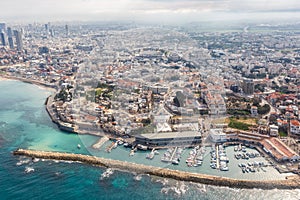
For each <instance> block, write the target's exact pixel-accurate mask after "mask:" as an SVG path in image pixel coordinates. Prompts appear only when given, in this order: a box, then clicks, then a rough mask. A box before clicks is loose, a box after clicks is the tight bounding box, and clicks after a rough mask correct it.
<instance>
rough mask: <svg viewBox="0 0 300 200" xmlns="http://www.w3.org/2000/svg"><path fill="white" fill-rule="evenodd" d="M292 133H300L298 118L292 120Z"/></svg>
mask: <svg viewBox="0 0 300 200" xmlns="http://www.w3.org/2000/svg"><path fill="white" fill-rule="evenodd" d="M290 133H291V134H295V135H300V122H299V121H298V120H291V122H290Z"/></svg>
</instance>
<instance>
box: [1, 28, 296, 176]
mask: <svg viewBox="0 0 300 200" xmlns="http://www.w3.org/2000/svg"><path fill="white" fill-rule="evenodd" d="M294 26H296V27H294ZM293 28H298V29H299V25H298V27H297V25H282V26H271V25H263V24H261V25H251V26H246V27H241V28H240V30H237V31H234V30H232V31H205V30H201V29H200V30H199V29H197V25H190V26H184V27H168V26H160V27H153V26H142V25H135V24H109V23H103V24H101V23H99V24H96V25H94V24H90V25H83V24H75V23H74V24H68V25H66V24H62V23H61V24H59V23H57V24H52V23H47V24H29V25H23V26H21V25H11V26H9V25H7V24H5V23H0V40H1V45H2V46H1V48H0V74H1V76H2V77H3V78H10V79H18V80H21V81H25V82H32V83H34V84H39V85H43V86H48V87H52V88H55V89H56V92H55V94H53V95H51V96H50V97H49V98H48V99H47V101H46V108H47V111H48V113H49V115H50V117H51V119H52V121H53V122H55V123H57V124H58V126H59V127H60V128H61V129H62V130H64V131H67V132H73V133H78V134H93V135H98V136H103V137H102V139H100V140H99V142H98V143H97V144H95V145H94V147H95V148H99V147H100V146H101V145H103V144H104V143H105V142H106V141H107V140H109V139H110V140H111V142H112V143H111V145H109V146H108V147H107V151H108V152H110V151H111V150H112V149H113V148H115V146H116V145H121V144H122V145H124V146H126V147H130V148H132V150H131V153H130V154H131V155H134V152H135V151H137V150H149V152H150V151H151V152H150V153H149V154H147V158H148V159H152V158H153V157H154V155H156V153H157V151H156V149H161V148H166V149H167V152H166V153H165V154H164V155H163V156H162V157H161V161H162V162H170V163H173V164H174V165H176V164H178V162H180V156H181V153H182V151H183V149H185V148H191V149H190V150H191V152H190V156H189V157H188V158H187V159H186V163H187V165H188V166H191V167H192V166H201V163H202V160H203V154H204V152H205V148H204V147H206V146H211V148H212V150H211V168H213V169H220V170H223V171H227V170H229V169H228V166H227V163H228V158H227V156H226V151H225V150H224V149H225V148H226V146H228V145H234V146H235V147H234V151H235V152H236V153H235V157H236V159H249V158H251V157H256V156H265V157H267V158H270V160H271V161H270V163H272V164H273V165H274V166H276V167H277V168H278V170H279V171H281V172H294V173H299V160H300V157H299V141H300V140H299V138H300V113H299V107H300V81H299V80H300V79H299V78H300V67H299V64H300V44H299V40H300V34H299V31H298V32H297V31H293ZM105 138H106V139H105ZM78 148H80V147H78ZM246 148H254V149H256V150H257V152H259V153H246V150H245V149H246ZM181 162H182V161H181ZM248 164H249V163H248ZM263 165H264V164H263V163H252V164H249V166H243V165H241V166H240V167H241V169H242V170H243V172H245V173H249V171H250V172H252V171H253V170H255V169H257V168H259V167H260V166H263Z"/></svg>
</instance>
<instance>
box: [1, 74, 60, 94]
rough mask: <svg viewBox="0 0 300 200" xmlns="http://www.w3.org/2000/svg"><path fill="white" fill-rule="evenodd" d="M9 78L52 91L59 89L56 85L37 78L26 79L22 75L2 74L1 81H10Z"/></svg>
mask: <svg viewBox="0 0 300 200" xmlns="http://www.w3.org/2000/svg"><path fill="white" fill-rule="evenodd" d="M8 80H16V81H21V82H24V83H29V84H34V85H36V86H37V87H39V88H42V89H46V90H49V91H52V92H56V91H57V86H56V85H52V84H48V83H43V82H41V81H37V80H31V79H25V78H21V77H15V76H8V75H3V74H0V81H8Z"/></svg>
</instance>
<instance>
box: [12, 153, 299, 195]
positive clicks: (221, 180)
mask: <svg viewBox="0 0 300 200" xmlns="http://www.w3.org/2000/svg"><path fill="white" fill-rule="evenodd" d="M13 154H14V155H19V156H28V157H31V158H43V159H54V160H67V161H76V162H82V163H85V164H90V165H95V166H102V167H107V168H116V169H120V170H126V171H130V172H136V173H142V174H149V175H154V176H159V177H164V178H172V179H176V180H180V181H191V182H197V183H202V184H209V185H217V186H227V187H233V188H261V189H274V188H277V189H300V177H299V176H298V175H294V176H288V177H286V179H284V180H263V181H261V180H238V179H233V178H227V177H219V176H212V175H206V174H199V173H191V172H185V171H179V170H172V169H168V168H160V167H154V166H147V165H143V164H136V163H131V162H125V161H119V160H111V159H106V158H99V157H96V156H89V155H82V154H72V153H60V152H47V151H35V150H25V149H18V150H16V151H14V152H13Z"/></svg>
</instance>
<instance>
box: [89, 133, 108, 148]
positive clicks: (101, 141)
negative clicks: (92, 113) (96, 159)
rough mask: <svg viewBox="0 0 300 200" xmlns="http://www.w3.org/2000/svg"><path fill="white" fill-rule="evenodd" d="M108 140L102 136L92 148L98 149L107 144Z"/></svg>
mask: <svg viewBox="0 0 300 200" xmlns="http://www.w3.org/2000/svg"><path fill="white" fill-rule="evenodd" d="M108 140H109V138H108V137H106V136H103V137H102V138H100V139H99V140H98V141H97V142H96V143H95V144H93V146H92V147H93V148H94V149H100V148H101V147H102V146H103V145H104V143H105V142H107V141H108Z"/></svg>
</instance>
